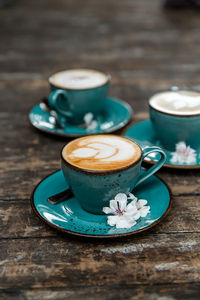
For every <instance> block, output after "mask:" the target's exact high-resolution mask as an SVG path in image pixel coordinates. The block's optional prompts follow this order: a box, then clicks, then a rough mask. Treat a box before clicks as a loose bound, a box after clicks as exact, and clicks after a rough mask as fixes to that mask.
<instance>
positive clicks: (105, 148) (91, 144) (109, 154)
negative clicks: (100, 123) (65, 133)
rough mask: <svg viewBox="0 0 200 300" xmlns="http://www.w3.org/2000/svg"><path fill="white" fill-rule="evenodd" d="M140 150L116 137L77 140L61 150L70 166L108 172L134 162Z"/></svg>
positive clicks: (104, 136)
mask: <svg viewBox="0 0 200 300" xmlns="http://www.w3.org/2000/svg"><path fill="white" fill-rule="evenodd" d="M140 155H141V150H140V148H139V146H138V145H137V144H135V143H134V142H132V141H130V140H128V139H125V138H122V137H117V136H113V135H110V136H107V135H101V136H90V137H84V138H80V139H77V140H75V141H72V142H71V143H69V144H68V145H67V146H66V147H65V148H64V149H63V156H64V158H65V159H66V160H67V161H68V162H69V163H71V164H73V165H76V166H78V167H81V168H85V169H90V170H110V169H116V168H120V167H123V166H126V165H129V164H130V163H133V162H134V161H136V160H137V159H138V158H139V157H140Z"/></svg>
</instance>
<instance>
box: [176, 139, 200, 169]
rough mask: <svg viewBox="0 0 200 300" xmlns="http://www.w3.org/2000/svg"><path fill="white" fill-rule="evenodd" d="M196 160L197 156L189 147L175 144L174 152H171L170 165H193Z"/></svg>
mask: <svg viewBox="0 0 200 300" xmlns="http://www.w3.org/2000/svg"><path fill="white" fill-rule="evenodd" d="M196 160H197V154H196V151H195V150H194V149H192V148H191V147H190V146H186V144H185V142H179V143H178V144H176V151H175V152H172V158H171V159H170V162H171V163H177V164H187V165H190V164H195V163H196Z"/></svg>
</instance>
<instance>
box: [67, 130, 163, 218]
mask: <svg viewBox="0 0 200 300" xmlns="http://www.w3.org/2000/svg"><path fill="white" fill-rule="evenodd" d="M105 136H106V135H105ZM138 150H139V151H140V152H141V153H140V156H139V157H138V159H137V160H136V161H134V162H133V163H131V164H129V165H127V166H125V167H122V168H118V169H114V170H103V171H100V170H99V171H97V170H96V171H95V170H86V169H82V168H78V167H76V166H74V165H71V164H70V163H69V162H67V160H65V159H64V157H63V154H62V152H61V169H62V172H63V174H64V177H65V178H66V182H67V184H68V185H69V186H70V190H72V191H73V194H74V195H75V197H76V199H77V201H78V202H79V203H80V205H81V206H82V208H83V209H85V210H86V211H88V212H91V213H95V214H104V213H103V207H104V206H109V202H110V200H111V199H113V198H114V197H115V196H116V195H117V194H118V193H125V194H129V193H130V192H131V191H132V190H133V189H134V188H135V187H136V186H138V185H140V184H142V183H143V182H144V181H145V182H146V181H147V180H148V178H149V177H150V176H152V175H154V174H155V173H156V172H157V171H158V170H159V169H160V168H162V166H163V164H164V162H165V160H166V155H165V153H164V151H163V150H162V149H160V148H159V147H148V148H146V149H144V150H143V151H142V149H139V147H138ZM150 153H153V154H156V153H159V155H160V159H159V160H158V161H157V163H156V164H155V165H154V166H152V167H151V168H150V169H149V170H148V171H146V172H145V173H144V172H142V170H141V164H142V161H143V160H144V159H145V157H146V156H147V155H149V154H150ZM83 195H84V198H83ZM94 199H95V201H94Z"/></svg>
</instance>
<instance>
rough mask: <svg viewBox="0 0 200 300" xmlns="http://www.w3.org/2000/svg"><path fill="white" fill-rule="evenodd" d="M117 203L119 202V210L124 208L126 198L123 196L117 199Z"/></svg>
mask: <svg viewBox="0 0 200 300" xmlns="http://www.w3.org/2000/svg"><path fill="white" fill-rule="evenodd" d="M118 203H119V209H120V210H121V211H123V210H126V205H127V198H126V199H125V198H124V199H121V200H118Z"/></svg>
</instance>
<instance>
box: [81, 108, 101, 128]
mask: <svg viewBox="0 0 200 300" xmlns="http://www.w3.org/2000/svg"><path fill="white" fill-rule="evenodd" d="M93 118H94V116H93V114H92V113H91V112H89V113H87V114H85V116H84V118H83V120H84V122H85V124H86V128H87V130H89V131H90V130H94V129H96V128H97V125H98V123H97V121H95V120H93Z"/></svg>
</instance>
